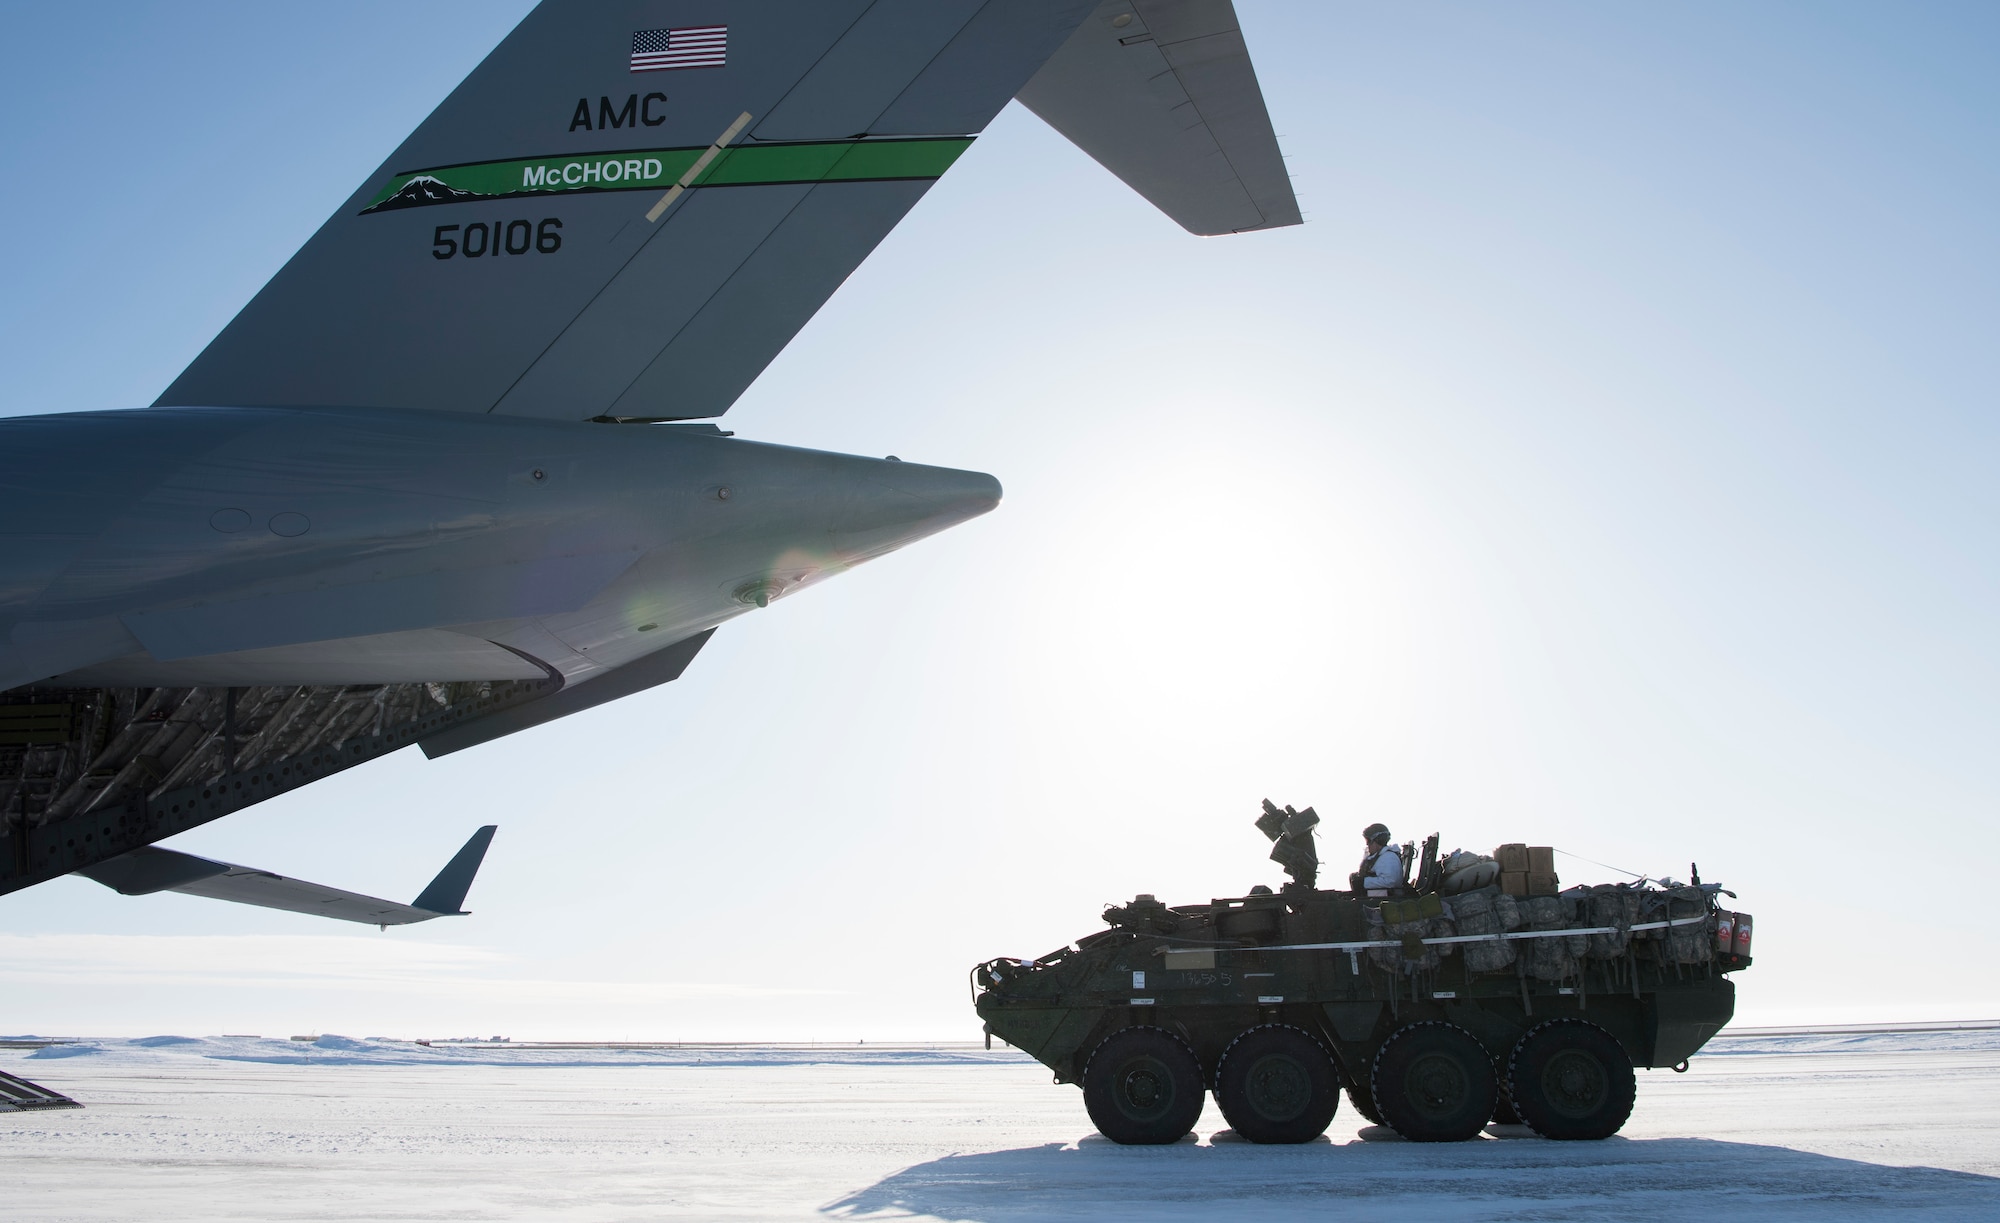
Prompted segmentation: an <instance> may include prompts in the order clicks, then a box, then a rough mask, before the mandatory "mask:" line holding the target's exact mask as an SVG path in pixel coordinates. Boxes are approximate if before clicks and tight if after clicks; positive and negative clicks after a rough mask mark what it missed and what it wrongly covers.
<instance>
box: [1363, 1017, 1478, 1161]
mask: <svg viewBox="0 0 2000 1223" xmlns="http://www.w3.org/2000/svg"><path fill="white" fill-rule="evenodd" d="M1369 1091H1370V1094H1372V1095H1373V1096H1374V1097H1375V1107H1376V1108H1377V1109H1378V1110H1380V1111H1381V1113H1382V1119H1383V1121H1385V1122H1387V1123H1388V1125H1389V1127H1390V1128H1391V1129H1393V1130H1395V1131H1396V1132H1397V1133H1398V1134H1401V1135H1402V1136H1403V1137H1405V1138H1407V1139H1409V1140H1410V1141H1412V1142H1461V1141H1463V1140H1465V1139H1467V1138H1471V1137H1474V1136H1475V1135H1477V1134H1478V1133H1479V1131H1480V1129H1481V1128H1482V1127H1484V1126H1485V1124H1486V1119H1487V1118H1488V1117H1491V1116H1492V1115H1493V1105H1494V1099H1495V1097H1496V1095H1497V1094H1498V1093H1497V1092H1496V1090H1495V1085H1494V1074H1493V1059H1492V1058H1490V1057H1488V1056H1487V1055H1486V1050H1485V1048H1484V1047H1482V1046H1481V1045H1480V1043H1479V1042H1478V1041H1476V1040H1474V1039H1473V1038H1472V1034H1471V1033H1470V1032H1467V1031H1466V1030H1465V1029H1464V1028H1461V1027H1459V1026H1458V1025H1456V1024H1449V1023H1441V1022H1437V1021H1432V1022H1428V1023H1413V1024H1409V1025H1407V1026H1405V1027H1402V1028H1398V1029H1397V1030H1396V1031H1394V1032H1391V1033H1390V1034H1389V1039H1388V1040H1386V1041H1384V1042H1383V1043H1382V1047H1381V1049H1379V1050H1377V1051H1376V1054H1375V1066H1374V1073H1373V1074H1372V1075H1371V1076H1370V1081H1369Z"/></svg>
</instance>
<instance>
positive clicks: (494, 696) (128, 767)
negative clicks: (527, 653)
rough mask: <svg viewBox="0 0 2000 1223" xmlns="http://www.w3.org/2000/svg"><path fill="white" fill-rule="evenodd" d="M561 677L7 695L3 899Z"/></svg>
mask: <svg viewBox="0 0 2000 1223" xmlns="http://www.w3.org/2000/svg"><path fill="white" fill-rule="evenodd" d="M561 687H562V684H561V682H560V681H559V680H557V679H554V678H544V679H534V680H506V681H501V682H498V683H491V682H478V683H412V684H363V685H347V686H292V685H285V686H265V687H244V688H38V687H27V688H15V689H13V690H11V691H8V692H6V693H4V694H0V894H5V893H7V892H12V891H17V890H19V889H21V888H24V887H28V886H29V885H31V884H36V883H41V882H44V881H46V880H49V879H53V878H55V877H56V876H58V875H64V874H68V873H69V872H71V871H75V870H78V869H80V868H82V867H86V866H90V865H92V864H94V863H97V862H102V861H104V860H105V859H107V858H112V857H116V856H117V855H119V854H122V853H125V852H127V851H129V850H133V849H137V848H139V847H140V846H143V845H150V844H152V843H153V842H155V841H158V840H160V839H162V838H164V837H170V836H173V835H174V834H176V833H180V832H185V831H187V830H188V829H190V828H194V827H197V826H199V825H201V824H205V823H208V822H209V821H210V820H214V819H217V818H219V817H221V816H224V815H228V814H229V813H231V812H233V811H240V810H242V809H243V808H245V807H249V806H252V805H253V804H256V803H259V802H262V801H264V800H265V799H267V798H273V797H276V796H277V795H279V794H283V793H285V792H286V791H288V790H294V789H297V788H298V787H300V786H303V785H306V784H308V783H310V782H314V781H318V780H319V779H321V778H323V777H329V776H331V775H333V774H335V773H338V772H341V771H343V770H345V769H349V768H352V767H354V766H355V765H357V764H363V763H366V762H367V761H370V760H374V759H376V758H378V757H381V756H384V755H387V754H388V753H390V752H393V751H395V750H397V749H399V748H403V747H407V746H409V745H410V744H412V743H415V742H417V741H418V740H420V739H422V738H425V737H426V736H429V735H433V734H437V733H439V732H441V731H445V730H449V729H451V728H453V727H456V726H459V725H462V724H464V723H466V722H470V721H472V720H473V719H476V718H480V717H484V716H486V715H489V714H493V713H497V712H499V711H502V710H505V709H511V708H513V707H515V706H518V705H521V704H524V703H526V702H529V701H532V700H535V699H537V698H539V697H543V696H547V695H550V694H552V693H555V692H557V691H559V690H560V689H561Z"/></svg>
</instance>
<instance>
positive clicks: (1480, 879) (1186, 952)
mask: <svg viewBox="0 0 2000 1223" xmlns="http://www.w3.org/2000/svg"><path fill="white" fill-rule="evenodd" d="M1318 819H1319V817H1318V816H1317V815H1316V814H1315V813H1314V812H1313V810H1312V808H1310V807H1308V808H1306V809H1305V810H1304V811H1294V810H1293V809H1292V808H1290V807H1285V808H1282V809H1280V808H1278V807H1276V806H1274V805H1273V804H1272V803H1270V802H1269V801H1268V800H1267V801H1266V802H1265V804H1264V814H1263V816H1262V817H1261V818H1260V819H1259V820H1258V821H1257V824H1258V827H1259V828H1260V829H1261V830H1262V831H1263V832H1264V833H1265V835H1266V836H1268V837H1270V838H1271V840H1272V841H1274V842H1275V845H1274V846H1273V848H1272V851H1271V857H1272V858H1273V860H1275V861H1277V862H1279V863H1280V864H1281V865H1283V866H1284V868H1285V870H1286V872H1287V873H1288V874H1290V875H1291V876H1292V881H1291V882H1290V883H1287V884H1286V885H1285V886H1284V888H1283V890H1282V891H1280V892H1272V891H1271V890H1270V889H1269V888H1268V887H1262V886H1259V887H1256V888H1253V889H1251V892H1250V894H1249V895H1247V896H1240V897H1232V898H1226V899H1221V900H1211V901H1209V902H1207V903H1206V904H1188V905H1165V904H1161V903H1160V902H1159V901H1157V900H1155V899H1154V898H1153V897H1152V896H1144V895H1142V896H1139V897H1138V898H1137V899H1135V900H1133V901H1132V902H1131V903H1130V904H1124V905H1113V906H1111V907H1110V908H1107V909H1106V910H1105V911H1104V920H1105V922H1106V925H1107V928H1106V929H1103V930H1100V931H1098V932H1096V933H1094V934H1091V935H1088V936H1087V937H1085V938H1083V939H1081V940H1079V941H1078V942H1077V943H1076V945H1075V946H1073V947H1063V948H1060V949H1058V950H1056V951H1054V952H1051V953H1050V954H1048V955H1045V956H1042V957H1040V958H1038V959H1034V960H1020V959H1008V958H1002V959H994V960H988V961H986V962H985V963H983V964H980V965H978V966H977V967H976V968H974V969H973V972H972V978H973V993H974V1005H975V1006H976V1008H977V1009H978V1012H979V1014H980V1017H981V1018H983V1019H984V1020H985V1022H986V1032H987V1034H988V1036H989V1038H990V1037H993V1036H998V1037H999V1038H1000V1039H1001V1040H1003V1041H1005V1042H1007V1043H1008V1044H1010V1045H1013V1046H1014V1047H1015V1048H1017V1049H1021V1050H1023V1051H1025V1052H1027V1053H1028V1054H1030V1055H1032V1056H1033V1057H1034V1058H1036V1059H1037V1060H1038V1061H1040V1062H1042V1063H1043V1064H1044V1065H1046V1066H1048V1067H1049V1068H1050V1069H1052V1070H1054V1071H1055V1077H1056V1081H1057V1082H1059V1083H1071V1084H1077V1085H1079V1086H1081V1087H1082V1089H1083V1099H1084V1105H1085V1107H1086V1108H1087V1109H1088V1110H1089V1112H1090V1118H1091V1120H1092V1121H1093V1122H1094V1123H1095V1124H1096V1126H1097V1128H1098V1130H1099V1131H1101V1132H1102V1133H1103V1134H1104V1135H1105V1136H1106V1137H1108V1138H1110V1139H1112V1140H1113V1141H1114V1142H1120V1143H1169V1142H1174V1141H1176V1140H1178V1139H1180V1138H1181V1137H1183V1136H1184V1135H1186V1134H1187V1133H1188V1132H1189V1131H1190V1130H1191V1129H1192V1128H1193V1126H1194V1123H1195V1121H1196V1119H1197V1118H1198V1117H1199V1116H1200V1115H1201V1109H1202V1099H1203V1093H1204V1091H1212V1092H1213V1093H1214V1095H1215V1101H1216V1103H1217V1105H1218V1106H1220V1108H1221V1110H1222V1115H1223V1117H1224V1118H1225V1119H1226V1120H1227V1121H1228V1122H1229V1124H1230V1126H1231V1127H1232V1128H1234V1130H1235V1131H1236V1133H1237V1134H1238V1135H1239V1136H1240V1137H1242V1138H1245V1139H1248V1140H1249V1141H1251V1142H1269V1143H1297V1142H1306V1141H1309V1140H1311V1139H1313V1138H1315V1137H1317V1136H1318V1135H1319V1134H1320V1133H1322V1132H1323V1131H1324V1130H1325V1129H1326V1127H1327V1126H1328V1125H1329V1124H1330V1123H1331V1122H1332V1120H1333V1116H1334V1112H1335V1110H1336V1109H1337V1108H1338V1106H1339V1102H1340V1093H1341V1091H1342V1090H1343V1089H1344V1090H1345V1091H1346V1093H1347V1097H1348V1099H1349V1100H1350V1101H1351V1102H1352V1103H1353V1106H1354V1108H1355V1111H1357V1112H1359V1113H1360V1114H1361V1115H1362V1116H1363V1117H1365V1118H1367V1119H1368V1120H1369V1121H1371V1122H1374V1123H1375V1124H1377V1125H1386V1126H1389V1127H1390V1128H1392V1129H1394V1130H1395V1131H1396V1132H1397V1133H1399V1134H1401V1135H1402V1136H1404V1137H1405V1138H1409V1139H1413V1140H1415V1141H1419V1142H1452V1141H1458V1140H1461V1139H1468V1138H1472V1137H1475V1136H1477V1135H1478V1134H1479V1133H1480V1131H1481V1130H1482V1129H1483V1128H1484V1127H1485V1126H1486V1125H1487V1124H1488V1123H1489V1121H1498V1122H1502V1123H1523V1124H1526V1125H1528V1126H1530V1127H1532V1128H1533V1129H1534V1131H1535V1132H1536V1133H1538V1134H1541V1135H1542V1136H1543V1137H1546V1138H1565V1139H1584V1138H1604V1137H1607V1136H1609V1135H1611V1134H1613V1133H1616V1132H1617V1130H1618V1129H1619V1127H1620V1126H1622V1125H1623V1124H1624V1123H1625V1120H1626V1118H1627V1117H1628V1116H1629V1115H1630V1114H1631V1111H1632V1103H1633V1097H1634V1093H1635V1090H1636V1085H1635V1082H1634V1076H1633V1072H1632V1071H1633V1067H1634V1066H1645V1067H1673V1068H1674V1069H1676V1070H1685V1069H1686V1068H1687V1060H1688V1058H1690V1057H1692V1056H1693V1055H1694V1053H1695V1052H1696V1050H1698V1049H1700V1048H1701V1047H1702V1045H1703V1044H1705V1043H1707V1041H1708V1039H1709V1038H1710V1037H1711V1036H1713V1035H1715V1033H1716V1032H1718V1031H1720V1030H1721V1028H1722V1026H1723V1025H1724V1024H1726V1023H1728V1022H1729V1019H1730V1016H1731V1015H1732V1014H1733V1013H1734V1010H1735V988H1734V986H1733V984H1732V983H1731V981H1730V979H1729V975H1728V974H1730V973H1732V972H1736V971H1739V970H1741V969H1744V968H1747V967H1749V965H1750V938H1751V919H1750V918H1749V916H1748V915H1745V914H1738V913H1733V912H1730V911H1727V910H1724V909H1722V908H1721V907H1720V906H1719V905H1718V903H1717V901H1718V897H1719V896H1731V897H1733V896H1734V893H1730V892H1725V891H1723V890H1722V889H1721V887H1720V886H1719V885H1716V884H1713V883H1708V884H1704V883H1702V882H1701V881H1700V876H1699V874H1698V873H1697V872H1695V871H1694V870H1692V869H1691V870H1690V876H1691V880H1690V882H1689V883H1686V884H1679V883H1674V882H1672V881H1669V880H1661V881H1652V880H1642V881H1640V882H1638V883H1636V884H1609V885H1602V886H1594V887H1573V888H1570V889H1567V890H1565V891H1561V892H1559V893H1555V894H1543V895H1513V894H1511V893H1514V892H1520V891H1524V890H1526V889H1525V887H1524V886H1523V885H1521V884H1520V883H1519V882H1518V881H1519V879H1521V878H1523V877H1525V876H1515V875H1511V874H1509V875H1502V874H1500V873H1499V871H1498V870H1497V867H1498V866H1499V865H1501V864H1500V863H1496V862H1495V861H1494V859H1493V858H1491V857H1488V856H1486V855H1480V854H1466V853H1454V854H1452V855H1450V856H1449V857H1447V858H1446V859H1445V860H1443V861H1440V860H1439V858H1438V854H1437V837H1436V836H1432V837H1431V838H1430V839H1429V840H1428V841H1427V842H1426V843H1425V845H1424V848H1423V852H1422V855H1421V865H1420V866H1418V865H1417V864H1416V863H1414V862H1413V861H1412V860H1413V859H1415V858H1417V856H1418V855H1417V854H1416V852H1415V849H1416V847H1415V846H1414V845H1409V846H1405V847H1404V852H1403V854H1402V862H1403V864H1404V866H1403V879H1404V885H1403V886H1402V887H1399V888H1385V889H1378V893H1377V894H1370V893H1366V892H1362V891H1359V890H1355V891H1334V890H1321V889H1319V888H1317V887H1316V886H1315V877H1316V874H1317V869H1318V858H1317V854H1316V852H1315V850H1314V848H1313V843H1312V835H1313V834H1312V829H1313V826H1314V825H1315V824H1316V823H1317V822H1318ZM1502 849H1503V850H1515V849H1520V850H1525V849H1526V847H1525V846H1503V847H1502ZM1543 852H1546V851H1543ZM1413 866H1415V867H1416V869H1415V870H1414V872H1413V871H1412V867H1413ZM1541 878H1543V879H1545V880H1546V882H1545V883H1544V884H1543V885H1542V886H1541V887H1540V888H1539V889H1538V890H1542V891H1544V892H1550V893H1553V892H1554V885H1555V882H1556V881H1555V878H1554V875H1553V873H1548V874H1545V875H1543V876H1541ZM1489 880H1493V882H1489ZM1358 883H1359V881H1358V879H1357V880H1356V884H1357V889H1358Z"/></svg>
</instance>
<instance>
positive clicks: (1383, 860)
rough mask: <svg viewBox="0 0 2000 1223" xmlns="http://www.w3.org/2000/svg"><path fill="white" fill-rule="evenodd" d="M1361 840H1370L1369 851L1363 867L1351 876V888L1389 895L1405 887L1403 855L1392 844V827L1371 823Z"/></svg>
mask: <svg viewBox="0 0 2000 1223" xmlns="http://www.w3.org/2000/svg"><path fill="white" fill-rule="evenodd" d="M1361 839H1362V840H1363V841H1364V842H1366V843H1367V846H1368V854H1367V856H1366V857H1364V858H1362V859H1361V869H1360V870H1358V871H1355V872H1354V874H1353V875H1352V876H1350V877H1349V879H1348V884H1349V885H1350V887H1351V888H1352V889H1353V890H1354V891H1356V892H1366V893H1368V894H1369V895H1370V896H1387V895H1388V894H1389V893H1390V892H1391V891H1392V890H1394V889H1396V888H1400V887H1402V886H1403V855H1402V854H1401V853H1400V852H1399V851H1398V850H1397V849H1396V847H1395V846H1393V845H1391V844H1389V826H1388V825H1387V824H1370V825H1368V827H1366V828H1364V829H1362V830H1361Z"/></svg>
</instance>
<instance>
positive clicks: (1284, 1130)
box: [1215, 1023, 1340, 1142]
mask: <svg viewBox="0 0 2000 1223" xmlns="http://www.w3.org/2000/svg"><path fill="white" fill-rule="evenodd" d="M1215 1102H1216V1103H1217V1104H1219V1105H1221V1106H1222V1115H1223V1116H1224V1117H1225V1118H1227V1119H1228V1121H1229V1124H1230V1127H1231V1128H1233V1129H1234V1130H1235V1131H1236V1132H1237V1134H1239V1135H1241V1136H1242V1137H1244V1138H1247V1139H1249V1140H1250V1141H1251V1142H1310V1141H1312V1140H1313V1139H1315V1138H1317V1137H1319V1136H1320V1135H1321V1134H1324V1133H1325V1132H1326V1127H1327V1125H1328V1124H1329V1123H1330V1122H1331V1121H1332V1120H1333V1114H1334V1112H1335V1110H1337V1109H1338V1108H1339V1107H1340V1075H1339V1073H1338V1072H1337V1071H1336V1070H1335V1069H1334V1068H1333V1058H1331V1057H1329V1056H1328V1055H1327V1052H1326V1050H1325V1049H1322V1048H1321V1047H1320V1044H1319V1042H1318V1041H1316V1040H1314V1039H1313V1038H1312V1037H1310V1036H1308V1035H1306V1034H1305V1033H1304V1032H1302V1031H1300V1030H1299V1029H1298V1028H1294V1027H1291V1026H1289V1025H1287V1024H1281V1023H1267V1024H1261V1025H1259V1026H1258V1027H1254V1028H1251V1029H1250V1030H1249V1031H1247V1032H1245V1033H1243V1035H1241V1036H1239V1037H1237V1038H1236V1039H1235V1040H1234V1041H1232V1042H1230V1045H1229V1048H1227V1049H1225V1050H1223V1052H1222V1064H1221V1065H1220V1066H1219V1067H1218V1068H1217V1069H1216V1072H1215Z"/></svg>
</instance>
